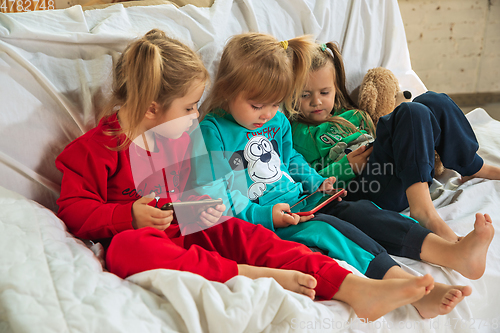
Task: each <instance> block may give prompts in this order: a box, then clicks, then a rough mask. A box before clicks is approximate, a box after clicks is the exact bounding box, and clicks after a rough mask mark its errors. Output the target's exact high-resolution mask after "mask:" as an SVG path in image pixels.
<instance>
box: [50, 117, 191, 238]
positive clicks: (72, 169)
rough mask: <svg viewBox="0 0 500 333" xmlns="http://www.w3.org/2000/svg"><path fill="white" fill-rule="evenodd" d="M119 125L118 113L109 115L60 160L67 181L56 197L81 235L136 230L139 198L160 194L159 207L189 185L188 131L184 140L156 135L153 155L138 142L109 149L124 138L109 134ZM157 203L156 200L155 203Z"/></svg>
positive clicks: (63, 215) (99, 235)
mask: <svg viewBox="0 0 500 333" xmlns="http://www.w3.org/2000/svg"><path fill="white" fill-rule="evenodd" d="M119 128H120V125H119V123H118V120H117V116H116V114H115V115H112V116H110V117H108V118H104V119H102V120H101V121H100V123H99V125H98V126H97V127H96V128H94V129H92V130H90V131H88V132H87V133H85V134H84V135H82V136H81V137H79V138H77V139H76V140H74V141H73V142H71V143H70V144H69V145H68V146H67V147H66V148H65V149H64V151H63V152H62V153H61V154H60V155H59V156H58V157H57V159H56V167H57V168H58V169H59V170H60V171H61V172H62V173H63V179H62V182H63V184H64V186H62V188H61V195H60V198H59V199H58V200H57V204H58V205H59V212H58V215H59V217H60V218H61V219H62V220H63V221H64V222H65V223H66V225H67V226H68V228H69V231H70V232H71V233H72V234H74V235H75V236H76V237H80V238H85V239H102V238H110V237H112V236H113V235H115V234H117V233H119V232H120V231H123V230H127V229H133V227H132V204H133V203H134V202H135V201H136V200H138V199H140V198H141V197H142V196H144V195H147V194H149V193H151V192H155V193H156V196H159V197H161V198H162V199H161V200H160V201H159V202H158V205H162V204H164V203H165V202H170V201H180V196H181V194H182V193H183V190H184V188H185V186H186V182H187V180H188V175H189V172H190V170H191V167H190V163H189V153H190V150H191V149H190V138H189V136H188V134H187V133H184V134H183V135H182V136H181V137H180V138H179V139H167V138H161V139H157V140H156V143H157V147H156V148H157V149H155V151H157V153H148V152H146V151H145V150H143V149H140V148H139V147H138V146H136V145H135V144H132V145H130V147H129V148H127V149H124V150H121V151H115V150H111V149H109V148H108V147H110V148H113V147H117V146H118V144H119V139H117V138H116V137H115V136H110V135H107V134H106V133H105V132H106V131H109V130H113V129H114V130H116V129H119ZM132 171H133V172H132ZM151 174H153V175H152V176H150V177H144V175H151ZM133 175H134V176H135V179H134V177H133ZM134 180H135V181H134ZM136 185H137V186H136ZM184 200H193V198H185V199H184ZM155 204H156V201H155V200H153V201H152V202H151V203H150V205H153V206H154V205H155Z"/></svg>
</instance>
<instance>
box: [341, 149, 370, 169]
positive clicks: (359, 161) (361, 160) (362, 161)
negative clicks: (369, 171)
mask: <svg viewBox="0 0 500 333" xmlns="http://www.w3.org/2000/svg"><path fill="white" fill-rule="evenodd" d="M372 151H373V147H370V148H366V146H364V145H363V146H361V147H359V148H358V149H356V150H354V151H352V152H350V153H349V154H347V160H348V161H349V164H350V165H351V168H352V171H354V173H355V174H356V175H359V174H360V173H361V172H363V170H364V168H365V166H366V163H367V162H368V158H369V157H370V154H371V153H372Z"/></svg>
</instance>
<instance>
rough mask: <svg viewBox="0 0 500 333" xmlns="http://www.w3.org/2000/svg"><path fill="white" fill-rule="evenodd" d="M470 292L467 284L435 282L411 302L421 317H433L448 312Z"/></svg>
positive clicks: (470, 289)
mask: <svg viewBox="0 0 500 333" xmlns="http://www.w3.org/2000/svg"><path fill="white" fill-rule="evenodd" d="M471 293H472V288H471V287H469V286H448V285H445V284H442V283H436V284H435V285H434V289H433V290H432V291H431V292H430V293H429V294H428V295H426V296H424V297H422V298H421V299H420V300H418V301H416V302H414V303H412V305H413V306H414V307H415V308H416V309H417V311H418V313H420V315H421V316H422V318H434V317H436V316H439V315H444V314H447V313H450V312H451V310H453V309H454V308H455V306H456V305H457V304H458V303H460V302H461V301H462V300H463V299H464V297H465V296H469V295H470V294H471Z"/></svg>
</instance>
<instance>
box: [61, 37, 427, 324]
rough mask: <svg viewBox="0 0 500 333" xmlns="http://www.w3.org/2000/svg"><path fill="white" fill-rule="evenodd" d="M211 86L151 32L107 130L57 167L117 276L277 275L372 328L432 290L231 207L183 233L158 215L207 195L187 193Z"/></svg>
mask: <svg viewBox="0 0 500 333" xmlns="http://www.w3.org/2000/svg"><path fill="white" fill-rule="evenodd" d="M206 81H208V73H207V71H206V69H205V67H204V66H203V63H202V61H201V59H200V58H199V57H198V56H197V55H196V53H194V52H193V51H192V50H191V49H189V48H188V47H187V46H185V45H183V44H182V43H180V42H178V41H176V40H174V39H171V38H168V37H166V36H165V34H164V33H163V32H161V31H159V30H151V31H150V32H148V33H147V34H146V35H145V36H144V37H142V38H140V39H138V40H136V41H134V42H132V43H131V44H130V45H129V46H128V47H127V48H126V50H125V51H124V53H123V54H122V56H121V57H120V59H119V60H118V62H117V64H116V67H115V71H114V84H113V94H112V97H111V100H110V102H109V105H108V106H107V108H106V109H105V111H106V112H105V115H104V116H103V117H102V118H101V120H100V122H99V124H98V126H97V127H96V128H94V129H93V130H91V131H89V132H87V133H86V134H84V135H83V136H81V137H79V138H78V139H76V140H75V141H73V142H72V143H70V144H69V145H68V146H67V147H66V148H65V150H64V151H63V152H62V153H61V154H60V155H59V157H58V158H57V160H56V166H57V168H58V169H59V170H60V171H61V172H62V173H63V179H62V184H61V196H60V198H59V200H58V205H59V213H58V215H59V217H60V218H61V219H62V220H63V221H64V222H65V223H66V225H67V226H68V229H69V231H70V232H71V233H73V234H74V235H75V236H76V237H80V238H84V239H92V240H103V239H108V240H109V239H111V242H110V244H109V247H108V249H107V253H106V265H107V268H108V269H109V271H110V272H112V273H114V274H116V275H118V276H120V277H121V278H125V277H127V276H130V275H132V274H135V273H139V272H142V271H146V270H150V269H157V268H165V269H175V270H182V271H188V272H192V273H196V274H199V275H201V276H203V277H205V278H207V279H209V280H212V281H218V282H225V281H227V280H228V279H230V278H232V277H234V276H236V275H244V276H247V277H249V278H259V277H272V278H274V279H275V280H276V281H277V282H278V283H279V284H281V285H282V286H283V287H284V288H285V289H288V290H291V291H294V292H298V293H301V294H304V295H306V296H308V297H310V298H312V299H314V297H315V296H318V297H320V298H323V299H332V298H333V299H337V300H340V301H344V302H346V303H348V304H350V305H351V306H352V307H353V309H354V311H355V312H356V314H357V315H358V316H359V317H360V318H366V319H368V320H374V319H376V318H378V317H380V316H382V315H384V314H385V313H387V312H389V311H392V310H393V309H395V308H397V307H399V306H402V305H405V304H410V303H412V302H415V301H416V300H419V299H420V298H422V297H423V296H424V295H425V294H427V293H428V292H429V291H430V290H431V289H432V288H433V279H432V277H431V276H429V275H426V276H423V277H414V278H409V279H397V280H396V279H394V280H373V279H367V278H363V277H359V276H355V275H354V274H349V273H350V272H349V271H347V270H346V269H344V268H342V267H340V266H339V265H338V264H337V263H336V262H335V261H334V260H333V259H331V258H329V257H327V256H324V255H322V254H319V253H314V252H311V251H310V250H309V249H308V248H307V247H306V246H304V245H301V244H298V243H295V242H290V241H284V240H281V239H280V238H278V237H277V236H276V235H275V234H274V233H273V232H272V231H270V230H267V229H266V228H264V227H262V226H256V225H253V224H251V223H248V222H245V221H242V220H239V219H237V218H230V217H222V216H221V215H222V212H223V211H224V210H225V207H224V205H223V204H220V205H217V206H215V207H211V208H206V209H204V210H203V211H202V212H201V213H200V212H197V211H194V210H193V212H194V213H193V215H192V221H190V222H191V223H188V224H187V226H190V227H191V229H192V228H193V226H194V227H195V228H197V229H192V230H191V231H190V233H189V234H187V235H186V233H185V232H181V231H182V229H183V228H184V226H183V225H182V223H181V224H180V223H179V221H178V220H177V219H176V215H174V212H173V211H172V210H161V209H159V207H161V206H162V205H163V204H165V203H167V202H181V201H192V200H200V199H205V198H206V197H207V196H201V197H196V196H193V195H191V196H190V195H187V194H185V193H189V191H188V190H187V189H186V188H185V187H186V184H187V182H188V181H187V180H188V177H189V173H190V170H191V167H190V163H189V159H190V156H189V153H190V151H191V149H190V145H191V141H190V137H189V135H188V133H187V131H188V130H189V129H190V127H191V126H192V124H193V121H194V120H195V119H196V118H197V117H198V116H199V114H198V110H197V104H198V102H199V100H200V98H201V96H202V94H203V91H204V89H205V83H206ZM138 170H139V171H138ZM151 195H154V198H153V197H152V196H151ZM176 214H177V215H178V213H177V212H176ZM197 230H198V231H197Z"/></svg>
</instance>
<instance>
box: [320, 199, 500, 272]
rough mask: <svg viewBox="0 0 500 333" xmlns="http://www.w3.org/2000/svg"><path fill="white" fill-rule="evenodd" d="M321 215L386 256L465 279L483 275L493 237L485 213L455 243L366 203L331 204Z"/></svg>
mask: <svg viewBox="0 0 500 333" xmlns="http://www.w3.org/2000/svg"><path fill="white" fill-rule="evenodd" d="M321 212H323V213H329V214H332V215H335V216H337V217H338V218H340V219H342V220H344V221H347V222H349V223H352V224H353V225H355V226H356V227H357V228H358V229H359V230H361V231H362V232H364V233H365V234H366V235H367V236H369V237H371V238H373V239H374V240H375V241H377V242H378V243H379V244H380V245H382V246H383V247H384V248H385V249H386V250H387V252H388V253H389V254H392V255H396V256H400V257H406V258H411V259H415V260H425V261H427V262H430V263H433V264H438V265H441V266H445V267H449V268H452V269H454V270H456V271H458V272H459V273H461V274H462V275H464V276H465V277H467V278H469V279H478V278H480V277H481V276H482V275H483V273H484V269H485V266H486V253H487V251H488V247H489V244H490V243H491V240H492V239H493V235H494V230H493V225H492V223H491V218H490V217H489V216H488V215H487V214H486V215H485V216H483V215H481V214H476V223H475V225H474V230H473V231H472V232H470V233H469V234H468V235H467V236H466V237H464V238H463V239H462V240H461V241H460V242H458V243H457V242H449V241H447V240H445V239H443V238H442V237H440V236H438V235H436V234H433V233H432V232H431V231H430V230H428V229H426V228H423V227H422V226H421V225H420V224H419V223H417V222H416V221H415V220H413V219H412V218H409V217H407V216H405V215H402V214H399V213H396V212H393V211H389V210H383V209H380V208H378V207H377V206H376V205H375V204H373V203H372V202H370V201H367V200H360V201H354V202H346V201H341V202H334V203H332V204H330V205H328V206H326V207H325V208H323V209H322V210H321ZM367 216H369V218H366V217H367Z"/></svg>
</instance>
